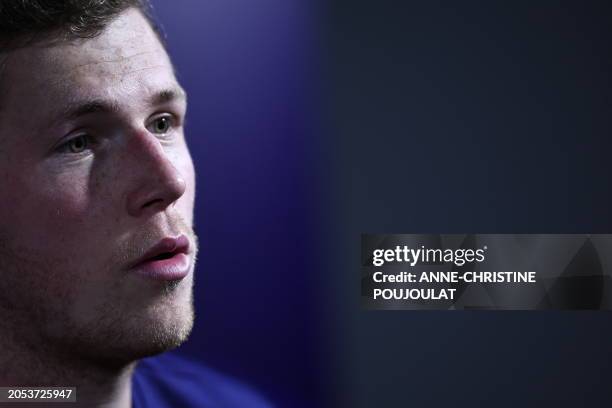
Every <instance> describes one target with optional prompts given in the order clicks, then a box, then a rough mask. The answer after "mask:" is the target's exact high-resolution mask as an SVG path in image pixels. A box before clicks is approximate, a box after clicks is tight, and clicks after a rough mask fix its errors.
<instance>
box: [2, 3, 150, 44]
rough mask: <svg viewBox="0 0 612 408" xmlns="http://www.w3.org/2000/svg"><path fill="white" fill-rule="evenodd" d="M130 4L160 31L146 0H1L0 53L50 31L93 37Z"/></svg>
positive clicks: (61, 35) (58, 35) (56, 35)
mask: <svg viewBox="0 0 612 408" xmlns="http://www.w3.org/2000/svg"><path fill="white" fill-rule="evenodd" d="M130 7H135V8H138V9H139V10H140V11H141V12H142V13H143V14H144V15H145V17H147V19H148V20H149V21H150V22H151V25H152V27H153V28H154V29H155V31H156V32H158V34H159V29H158V27H157V24H155V23H154V21H153V19H152V17H151V6H150V4H149V2H148V1H147V0H64V1H61V0H0V53H2V52H6V51H9V50H10V49H12V48H15V47H20V46H24V45H27V44H29V43H31V42H36V41H37V40H38V39H40V38H46V37H48V36H49V34H53V36H52V37H54V38H58V39H64V38H65V39H69V38H79V37H82V38H88V37H95V36H96V35H98V34H99V33H100V32H101V31H102V30H103V29H104V27H106V26H107V25H108V23H109V22H110V21H112V20H113V19H114V18H115V17H116V16H118V15H119V14H120V13H121V12H122V11H124V10H126V9H128V8H130ZM160 37H161V36H160Z"/></svg>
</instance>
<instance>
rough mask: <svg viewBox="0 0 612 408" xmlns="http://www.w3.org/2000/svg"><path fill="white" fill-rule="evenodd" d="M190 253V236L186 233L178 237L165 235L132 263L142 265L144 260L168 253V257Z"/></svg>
mask: <svg viewBox="0 0 612 408" xmlns="http://www.w3.org/2000/svg"><path fill="white" fill-rule="evenodd" d="M188 253H189V238H187V236H185V235H179V236H178V237H176V238H173V237H164V238H162V239H161V240H159V241H158V242H157V243H156V244H155V245H153V246H152V247H151V248H150V249H149V250H147V251H146V252H145V254H144V255H143V256H141V257H140V258H138V260H136V261H135V262H134V263H133V264H132V265H133V266H132V267H134V266H137V265H140V264H142V263H144V262H147V261H150V260H151V259H153V258H155V257H157V256H160V255H163V254H168V257H172V256H174V255H176V254H188Z"/></svg>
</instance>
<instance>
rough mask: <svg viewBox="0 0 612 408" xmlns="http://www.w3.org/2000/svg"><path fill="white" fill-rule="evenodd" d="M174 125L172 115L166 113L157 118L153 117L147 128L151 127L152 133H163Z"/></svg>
mask: <svg viewBox="0 0 612 408" xmlns="http://www.w3.org/2000/svg"><path fill="white" fill-rule="evenodd" d="M173 126H174V121H173V118H172V116H170V115H164V116H158V117H157V118H155V119H153V120H152V121H151V123H149V125H148V126H147V129H149V131H150V132H151V133H155V134H158V135H163V134H165V133H168V132H169V131H170V130H171V129H172V127H173Z"/></svg>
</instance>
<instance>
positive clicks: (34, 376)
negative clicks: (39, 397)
mask: <svg viewBox="0 0 612 408" xmlns="http://www.w3.org/2000/svg"><path fill="white" fill-rule="evenodd" d="M2 333H3V336H0V386H3V387H39V388H40V387H76V398H77V401H76V403H68V404H66V406H69V407H72V408H77V407H96V408H111V407H113V408H115V407H116V408H130V407H131V406H132V390H131V380H132V374H133V371H134V367H135V365H136V363H135V362H132V363H128V364H114V365H106V364H103V363H101V362H100V361H94V360H90V359H85V358H75V357H74V356H73V355H70V353H61V352H57V350H53V349H52V348H51V347H49V346H48V345H43V346H41V345H39V344H37V345H33V344H29V343H28V342H26V341H16V340H17V339H16V338H15V336H13V335H5V334H7V333H11V332H10V331H5V330H3V331H2ZM13 333H14V332H13ZM38 405H40V404H38ZM38 405H36V403H34V404H33V406H38ZM53 405H54V406H56V407H58V408H59V407H61V406H63V404H55V403H54V404H53ZM22 406H24V407H25V405H22Z"/></svg>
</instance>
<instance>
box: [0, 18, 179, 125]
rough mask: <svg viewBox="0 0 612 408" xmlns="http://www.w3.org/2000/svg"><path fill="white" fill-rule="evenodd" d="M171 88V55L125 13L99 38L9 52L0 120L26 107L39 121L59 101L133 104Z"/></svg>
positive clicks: (144, 26) (144, 24) (0, 81)
mask: <svg viewBox="0 0 612 408" xmlns="http://www.w3.org/2000/svg"><path fill="white" fill-rule="evenodd" d="M175 84H176V79H175V77H174V74H173V69H172V65H171V62H170V60H169V57H168V55H167V53H166V51H165V49H164V47H163V46H162V44H161V43H160V41H159V40H158V38H157V36H156V34H155V33H154V31H153V29H152V28H151V26H150V25H149V23H148V21H147V20H146V19H145V18H144V16H142V14H141V13H140V12H139V11H138V10H136V9H128V10H126V11H124V12H123V13H122V14H120V15H119V16H118V17H117V18H116V19H115V20H113V21H112V22H111V23H110V24H109V25H108V26H107V27H106V28H105V29H104V30H103V31H102V33H101V34H100V35H98V36H97V37H94V38H88V39H76V40H70V41H64V42H55V43H51V44H45V43H40V44H36V45H33V46H29V47H25V48H22V49H18V50H15V51H12V52H11V53H9V54H8V56H7V57H6V60H5V62H4V69H3V70H2V73H1V78H0V88H1V89H2V95H0V116H2V115H5V114H7V111H9V112H8V114H9V116H11V117H13V118H15V117H19V116H22V115H20V113H21V114H23V113H24V112H23V111H24V109H25V110H27V111H29V112H28V115H29V116H30V117H31V118H32V119H42V117H43V116H45V115H48V114H50V113H51V112H52V111H53V110H54V109H56V108H58V105H60V104H61V103H64V102H68V103H74V102H78V101H79V100H82V99H92V98H93V99H111V100H113V101H116V102H117V103H119V104H120V103H121V102H122V101H130V104H134V103H137V102H138V100H141V99H145V98H146V97H147V96H148V95H150V94H153V93H155V92H156V91H157V90H158V89H160V88H172V87H173V86H174V85H175ZM5 119H8V118H5ZM0 131H1V129H0Z"/></svg>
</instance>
